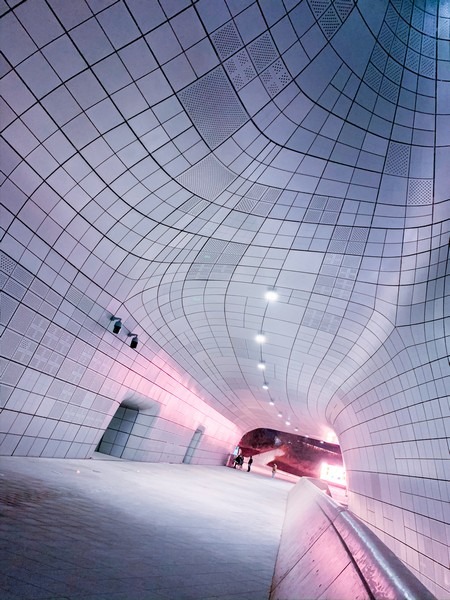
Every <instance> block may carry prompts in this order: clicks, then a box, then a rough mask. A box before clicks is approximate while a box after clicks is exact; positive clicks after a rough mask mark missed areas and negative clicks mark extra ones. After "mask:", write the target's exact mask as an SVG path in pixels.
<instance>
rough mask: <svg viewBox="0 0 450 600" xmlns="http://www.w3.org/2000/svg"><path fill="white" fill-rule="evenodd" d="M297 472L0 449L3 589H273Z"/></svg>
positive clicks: (245, 593) (198, 599)
mask: <svg viewBox="0 0 450 600" xmlns="http://www.w3.org/2000/svg"><path fill="white" fill-rule="evenodd" d="M291 487H292V483H289V482H287V481H282V480H277V479H275V480H273V479H271V478H270V477H264V476H263V475H259V474H257V473H247V472H246V471H238V470H234V469H230V468H227V467H202V466H193V465H168V464H152V463H136V462H129V461H117V460H104V459H102V456H101V455H96V459H92V460H62V459H45V458H20V457H2V458H0V510H1V518H0V597H1V599H2V600H8V599H12V598H14V599H16V600H17V598H21V599H24V600H25V599H28V598H40V599H44V598H61V599H62V598H85V599H89V600H94V599H100V598H102V599H109V600H119V599H123V600H133V599H146V600H153V599H155V600H156V599H157V600H168V599H170V600H183V599H192V600H206V599H211V600H212V599H213V598H220V599H221V600H267V598H268V595H269V588H270V584H271V580H272V575H273V569H274V564H275V559H276V554H277V550H278V544H279V540H280V533H281V527H282V524H283V518H284V509H285V503H286V496H287V493H288V492H289V490H290V489H291Z"/></svg>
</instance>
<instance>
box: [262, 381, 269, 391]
mask: <svg viewBox="0 0 450 600" xmlns="http://www.w3.org/2000/svg"><path fill="white" fill-rule="evenodd" d="M262 389H263V390H268V389H269V385H268V384H267V383H266V382H264V383H263V384H262Z"/></svg>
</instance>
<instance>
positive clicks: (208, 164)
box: [176, 154, 236, 200]
mask: <svg viewBox="0 0 450 600" xmlns="http://www.w3.org/2000/svg"><path fill="white" fill-rule="evenodd" d="M235 178H236V175H235V174H234V173H233V172H232V171H230V170H229V169H227V168H226V167H224V166H223V165H222V163H221V162H219V161H218V160H217V158H216V157H215V156H214V155H212V154H211V155H209V156H207V157H206V158H204V159H203V160H201V161H200V162H198V163H197V164H196V165H194V166H193V167H191V168H190V169H188V170H187V171H185V172H184V173H182V174H181V175H180V176H179V177H177V178H176V179H177V181H178V182H179V183H180V184H181V185H183V186H184V187H186V188H187V189H188V190H189V191H190V192H192V193H194V194H196V195H197V196H200V197H201V198H206V199H207V200H215V199H216V198H217V196H219V194H221V193H222V192H223V191H224V190H225V189H226V188H227V187H228V186H229V185H230V183H231V182H232V181H234V179H235Z"/></svg>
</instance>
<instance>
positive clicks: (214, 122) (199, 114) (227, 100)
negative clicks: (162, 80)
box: [178, 67, 248, 148]
mask: <svg viewBox="0 0 450 600" xmlns="http://www.w3.org/2000/svg"><path fill="white" fill-rule="evenodd" d="M178 97H179V99H180V101H181V103H182V104H183V106H184V108H185V110H186V112H187V113H188V115H189V116H190V118H191V119H192V121H193V123H194V125H195V126H196V127H197V129H198V131H199V133H200V134H201V135H202V137H203V139H204V140H205V141H206V143H207V144H208V145H209V146H210V147H211V148H216V147H217V146H218V145H219V144H221V143H222V142H224V141H225V140H227V139H228V138H229V137H230V136H231V135H232V134H233V133H234V132H235V131H237V130H238V129H239V128H240V127H241V126H242V125H243V124H244V123H245V122H246V121H247V120H248V117H247V113H246V112H245V110H244V108H243V106H242V104H241V102H240V100H239V98H238V97H237V95H236V92H235V91H234V90H233V88H232V87H231V84H230V82H229V81H228V78H227V77H226V75H225V73H224V71H223V68H222V67H218V68H217V69H214V71H212V72H211V73H208V74H207V75H205V76H204V77H202V78H201V79H198V80H197V81H196V82H195V83H193V84H191V85H190V86H188V87H187V88H185V89H184V90H182V91H181V92H180V93H179V95H178Z"/></svg>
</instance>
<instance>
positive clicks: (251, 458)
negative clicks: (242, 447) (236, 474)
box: [247, 456, 253, 473]
mask: <svg viewBox="0 0 450 600" xmlns="http://www.w3.org/2000/svg"><path fill="white" fill-rule="evenodd" d="M252 464H253V457H252V456H250V458H249V459H248V467H247V473H250V469H251V468H252Z"/></svg>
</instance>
